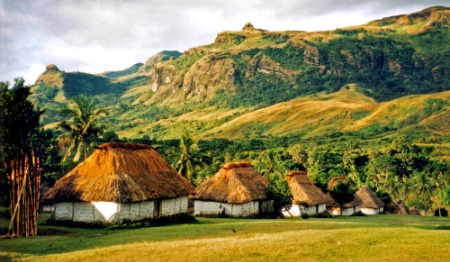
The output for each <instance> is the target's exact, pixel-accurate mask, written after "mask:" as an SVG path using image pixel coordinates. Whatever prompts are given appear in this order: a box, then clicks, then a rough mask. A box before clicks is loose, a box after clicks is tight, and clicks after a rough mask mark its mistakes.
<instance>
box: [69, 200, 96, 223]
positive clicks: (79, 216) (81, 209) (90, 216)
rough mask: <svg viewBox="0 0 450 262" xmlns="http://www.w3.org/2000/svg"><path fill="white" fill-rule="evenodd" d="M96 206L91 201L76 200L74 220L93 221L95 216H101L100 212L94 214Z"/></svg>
mask: <svg viewBox="0 0 450 262" xmlns="http://www.w3.org/2000/svg"><path fill="white" fill-rule="evenodd" d="M94 213H96V212H95V208H94V206H93V205H92V204H91V203H90V202H74V203H73V218H72V221H74V222H93V221H95V219H94V218H95V217H99V216H101V214H100V213H99V212H98V211H97V213H98V214H96V215H94Z"/></svg>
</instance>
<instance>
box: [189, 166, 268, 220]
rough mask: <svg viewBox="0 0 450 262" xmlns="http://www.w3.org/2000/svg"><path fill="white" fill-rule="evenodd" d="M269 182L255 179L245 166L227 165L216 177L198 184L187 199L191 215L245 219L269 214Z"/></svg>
mask: <svg viewBox="0 0 450 262" xmlns="http://www.w3.org/2000/svg"><path fill="white" fill-rule="evenodd" d="M268 185H269V181H268V180H267V179H265V178H264V177H262V176H261V175H259V174H258V173H257V172H256V171H255V169H254V168H253V167H252V166H251V165H250V164H249V163H245V162H244V163H227V164H225V165H224V166H223V168H222V169H221V170H219V172H217V174H215V175H214V176H213V177H211V178H209V179H207V180H205V181H204V182H203V183H202V184H200V185H199V186H198V187H197V188H196V189H195V191H194V194H192V195H191V199H192V200H194V214H196V215H200V216H210V215H217V214H218V211H219V209H222V210H223V211H224V213H225V215H226V216H230V217H246V216H254V215H259V214H262V213H266V212H270V211H272V205H273V202H272V200H269V199H267V194H266V190H267V187H268Z"/></svg>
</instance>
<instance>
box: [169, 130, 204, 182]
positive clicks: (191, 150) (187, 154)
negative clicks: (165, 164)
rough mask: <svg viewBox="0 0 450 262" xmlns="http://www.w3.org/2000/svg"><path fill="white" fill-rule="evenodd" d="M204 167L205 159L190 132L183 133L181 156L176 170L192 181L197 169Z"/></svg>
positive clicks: (181, 137)
mask: <svg viewBox="0 0 450 262" xmlns="http://www.w3.org/2000/svg"><path fill="white" fill-rule="evenodd" d="M201 165H203V157H202V155H201V154H200V152H199V149H198V147H197V144H196V143H195V141H194V139H192V137H191V135H190V134H189V132H188V131H183V133H182V134H181V136H180V156H179V158H178V160H177V162H176V163H175V169H177V170H178V172H179V173H180V174H181V175H183V176H184V177H186V178H187V179H189V180H190V181H192V180H193V179H194V173H195V168H196V167H198V166H201Z"/></svg>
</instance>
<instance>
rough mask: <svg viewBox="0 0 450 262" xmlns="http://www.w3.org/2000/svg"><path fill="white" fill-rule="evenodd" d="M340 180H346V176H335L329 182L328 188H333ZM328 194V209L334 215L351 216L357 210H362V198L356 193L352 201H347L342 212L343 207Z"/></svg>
mask: <svg viewBox="0 0 450 262" xmlns="http://www.w3.org/2000/svg"><path fill="white" fill-rule="evenodd" d="M339 181H342V182H345V181H346V178H345V177H344V176H338V177H333V178H332V179H331V180H330V181H329V182H328V185H327V187H328V190H332V189H333V188H334V187H335V186H336V185H337V183H338V182H339ZM327 195H328V197H329V198H328V202H327V211H328V212H329V213H330V214H331V215H332V216H340V215H341V214H342V215H343V216H351V215H353V214H355V213H357V212H359V211H360V209H361V200H360V199H359V197H358V196H357V195H356V193H355V194H354V195H353V200H352V201H350V202H349V203H345V204H344V206H343V209H342V212H341V207H340V206H339V204H338V203H337V202H336V201H335V200H334V199H333V198H332V197H331V195H330V193H328V194H327Z"/></svg>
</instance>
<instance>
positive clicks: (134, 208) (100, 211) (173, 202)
mask: <svg viewBox="0 0 450 262" xmlns="http://www.w3.org/2000/svg"><path fill="white" fill-rule="evenodd" d="M193 189H194V187H193V186H192V185H191V184H190V182H189V181H188V180H187V179H186V178H184V177H183V176H181V175H180V174H179V173H178V172H177V171H176V170H175V169H173V168H172V167H171V166H170V165H169V164H168V163H167V162H166V161H165V160H164V159H163V158H162V157H161V156H160V155H159V154H158V153H157V152H156V151H155V149H153V148H152V147H150V146H147V145H142V144H131V143H105V144H102V145H100V146H99V147H98V148H96V150H95V151H94V153H93V154H92V155H91V156H89V157H88V158H87V159H86V160H85V161H83V162H82V163H80V164H79V165H78V166H77V167H75V168H74V169H73V170H72V171H70V172H69V173H68V174H66V175H65V176H64V177H62V178H61V179H59V180H58V181H57V182H56V184H55V185H54V186H53V187H52V188H51V189H50V190H49V191H48V192H47V193H46V194H45V196H44V199H46V200H51V201H53V202H55V208H54V219H55V220H66V221H73V222H84V223H106V224H115V223H120V222H121V221H124V220H125V221H135V220H142V219H146V218H158V217H164V216H171V215H176V214H180V213H187V209H188V196H189V193H190V192H191V191H193Z"/></svg>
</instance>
